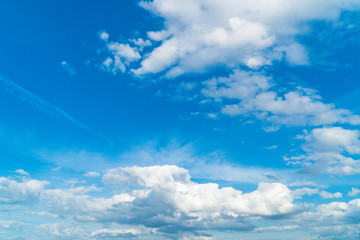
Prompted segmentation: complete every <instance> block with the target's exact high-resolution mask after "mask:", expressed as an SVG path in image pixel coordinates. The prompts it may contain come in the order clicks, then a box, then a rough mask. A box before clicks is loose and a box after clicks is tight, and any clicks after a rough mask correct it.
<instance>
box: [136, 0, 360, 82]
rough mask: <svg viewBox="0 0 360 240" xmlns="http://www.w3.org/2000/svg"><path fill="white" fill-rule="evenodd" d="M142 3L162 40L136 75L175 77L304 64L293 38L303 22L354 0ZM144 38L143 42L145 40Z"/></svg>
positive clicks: (335, 12)
mask: <svg viewBox="0 0 360 240" xmlns="http://www.w3.org/2000/svg"><path fill="white" fill-rule="evenodd" d="M140 6H142V7H143V8H145V9H146V10H148V11H149V12H151V13H153V14H154V15H156V16H158V17H159V18H160V19H163V21H164V28H163V29H160V30H158V31H148V32H147V35H148V37H149V39H148V40H149V41H156V42H158V43H160V46H157V47H155V48H153V49H151V50H149V51H148V52H147V54H145V55H144V57H143V58H141V59H140V58H139V59H138V60H141V66H140V67H139V68H137V69H133V70H132V72H133V73H135V74H136V75H139V76H140V75H145V74H149V73H160V72H164V71H165V74H166V76H168V77H175V76H178V75H181V74H183V73H187V72H194V71H195V72H202V71H204V70H206V69H207V68H209V67H211V66H214V65H217V64H220V65H226V66H228V67H229V68H234V66H239V65H243V66H248V67H250V68H259V67H261V66H263V65H269V64H271V63H272V62H274V61H277V60H280V59H281V58H282V56H283V55H284V56H285V59H286V60H287V61H288V62H289V63H290V64H292V65H294V64H295V65H298V64H308V62H309V60H308V54H307V50H306V49H305V47H304V46H302V45H301V44H300V43H298V42H297V41H296V40H295V39H296V36H298V35H301V34H304V33H305V31H304V23H305V24H306V23H307V22H308V21H313V20H326V21H336V20H337V19H338V17H339V16H340V13H341V12H342V11H344V10H356V9H358V8H359V6H360V4H359V3H358V2H357V1H355V0H344V1H342V2H341V3H340V2H339V1H336V0H328V1H325V0H319V1H316V2H311V1H309V0H306V1H300V0H294V1H291V3H290V2H287V1H286V0H270V1H264V0H255V1H245V0H241V1H237V0H225V1H219V0H211V1H203V0H191V1H190V0H186V1H181V2H176V1H172V0H153V1H142V2H140ZM144 41H146V40H144Z"/></svg>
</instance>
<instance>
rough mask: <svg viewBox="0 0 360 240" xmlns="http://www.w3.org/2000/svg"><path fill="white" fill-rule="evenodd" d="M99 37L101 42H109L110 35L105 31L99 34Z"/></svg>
mask: <svg viewBox="0 0 360 240" xmlns="http://www.w3.org/2000/svg"><path fill="white" fill-rule="evenodd" d="M99 37H100V39H101V40H104V41H107V40H108V39H109V34H108V33H107V32H105V31H102V32H100V33H99Z"/></svg>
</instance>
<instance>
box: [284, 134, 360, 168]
mask: <svg viewBox="0 0 360 240" xmlns="http://www.w3.org/2000/svg"><path fill="white" fill-rule="evenodd" d="M359 137H360V132H359V131H358V130H348V129H344V128H341V127H324V128H316V129H313V130H312V131H311V132H310V133H306V134H305V135H303V136H299V138H300V139H302V140H303V141H304V144H303V146H302V148H303V150H304V152H305V154H303V155H298V156H292V157H289V158H288V157H285V160H287V161H288V164H291V165H298V166H303V167H305V170H306V171H310V172H313V173H319V172H327V173H331V174H336V175H351V174H358V173H360V160H355V159H353V158H352V157H351V156H352V155H353V156H356V155H357V154H359V153H360V140H359Z"/></svg>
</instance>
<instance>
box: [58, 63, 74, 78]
mask: <svg viewBox="0 0 360 240" xmlns="http://www.w3.org/2000/svg"><path fill="white" fill-rule="evenodd" d="M60 65H61V67H62V68H63V70H64V71H65V72H67V73H68V74H69V75H74V74H75V73H76V69H75V68H74V67H73V66H71V65H70V64H69V63H68V62H66V61H62V62H61V63H60Z"/></svg>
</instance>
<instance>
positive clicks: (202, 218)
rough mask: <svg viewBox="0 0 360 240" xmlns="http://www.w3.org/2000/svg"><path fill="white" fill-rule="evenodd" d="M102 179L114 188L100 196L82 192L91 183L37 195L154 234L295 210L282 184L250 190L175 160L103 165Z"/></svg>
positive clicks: (70, 212)
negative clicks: (194, 173) (205, 177)
mask: <svg viewBox="0 0 360 240" xmlns="http://www.w3.org/2000/svg"><path fill="white" fill-rule="evenodd" d="M103 182H104V183H105V184H106V185H109V184H110V185H111V186H113V187H114V189H115V192H120V193H115V194H114V195H112V196H111V197H109V198H102V197H91V196H90V195H89V194H87V192H88V191H93V190H95V191H97V190H98V189H97V188H95V187H92V188H91V187H86V188H84V187H80V188H70V189H49V190H44V191H43V192H42V194H41V199H42V201H44V202H45V203H47V204H48V207H49V210H50V212H52V213H55V214H59V215H60V216H62V217H64V218H69V219H73V220H74V221H80V222H84V221H85V222H95V223H112V222H117V223H119V224H132V225H135V226H139V225H143V226H145V227H146V228H149V229H151V228H154V227H155V228H156V231H157V233H158V234H160V235H164V236H172V237H173V238H175V237H174V236H176V238H180V237H186V236H187V235H188V234H190V235H192V234H194V233H196V234H200V235H198V237H200V236H203V237H207V236H206V235H203V234H202V233H201V231H203V230H210V229H211V230H228V229H232V230H236V231H243V230H248V229H252V228H253V226H252V222H253V221H254V220H255V219H258V220H259V219H262V218H263V217H264V218H265V217H274V216H279V217H281V216H283V215H287V214H293V213H295V211H296V210H297V206H296V205H294V204H293V203H292V201H293V196H292V194H291V191H290V190H289V189H288V188H287V187H286V186H285V185H283V184H280V183H260V184H259V185H258V188H257V189H256V190H255V191H252V192H249V193H243V192H241V191H239V190H236V189H234V188H231V187H224V188H220V187H219V186H218V185H217V184H214V183H206V184H199V183H195V182H193V181H191V178H190V175H189V173H188V171H187V170H186V169H183V168H179V167H177V166H166V165H164V166H152V167H128V168H117V169H109V170H108V171H107V172H106V174H105V175H104V176H103ZM253 218H254V219H253ZM104 234H105V233H104ZM107 234H108V235H109V234H110V235H111V234H112V233H109V232H108V233H107ZM114 234H115V233H114ZM169 234H170V235H169ZM173 234H175V235H174V236H173Z"/></svg>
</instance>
